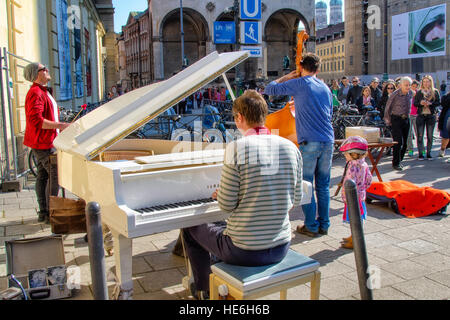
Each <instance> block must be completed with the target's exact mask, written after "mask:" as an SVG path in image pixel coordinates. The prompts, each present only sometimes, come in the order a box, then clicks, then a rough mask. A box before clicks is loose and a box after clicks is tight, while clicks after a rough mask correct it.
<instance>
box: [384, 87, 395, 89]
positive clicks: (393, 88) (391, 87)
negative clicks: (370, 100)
mask: <svg viewBox="0 0 450 320" xmlns="http://www.w3.org/2000/svg"><path fill="white" fill-rule="evenodd" d="M386 89H387V90H395V88H392V87H387V88H386Z"/></svg>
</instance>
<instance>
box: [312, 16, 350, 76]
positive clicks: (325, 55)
mask: <svg viewBox="0 0 450 320" xmlns="http://www.w3.org/2000/svg"><path fill="white" fill-rule="evenodd" d="M316 54H317V55H318V56H319V57H320V59H321V68H320V73H319V74H318V77H319V78H321V79H323V80H324V81H325V82H327V83H330V82H331V80H332V79H340V78H342V76H344V75H345V25H344V22H341V23H339V24H336V25H334V26H331V25H330V26H329V27H327V28H324V29H320V30H317V32H316Z"/></svg>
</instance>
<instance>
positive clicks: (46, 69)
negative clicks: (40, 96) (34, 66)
mask: <svg viewBox="0 0 450 320" xmlns="http://www.w3.org/2000/svg"><path fill="white" fill-rule="evenodd" d="M41 71H46V72H48V68H47V67H42V68H40V69H38V72H41Z"/></svg>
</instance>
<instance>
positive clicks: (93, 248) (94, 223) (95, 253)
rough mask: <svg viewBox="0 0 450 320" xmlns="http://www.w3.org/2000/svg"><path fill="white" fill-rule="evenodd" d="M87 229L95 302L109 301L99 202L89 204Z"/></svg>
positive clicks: (87, 207) (87, 208)
mask: <svg viewBox="0 0 450 320" xmlns="http://www.w3.org/2000/svg"><path fill="white" fill-rule="evenodd" d="M86 227H87V235H88V242H89V261H90V265H91V278H92V288H93V293H94V300H108V287H107V286H106V272H105V251H104V249H103V233H102V219H101V217H100V205H99V204H98V203H97V202H89V203H88V204H87V206H86Z"/></svg>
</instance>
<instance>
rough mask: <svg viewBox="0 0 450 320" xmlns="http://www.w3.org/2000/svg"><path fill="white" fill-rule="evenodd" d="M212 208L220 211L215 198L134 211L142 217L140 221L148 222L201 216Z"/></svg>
mask: <svg viewBox="0 0 450 320" xmlns="http://www.w3.org/2000/svg"><path fill="white" fill-rule="evenodd" d="M210 208H213V209H216V210H219V206H218V204H217V200H214V199H213V198H205V199H199V200H189V201H182V202H176V203H170V204H165V205H157V206H152V207H147V208H141V209H134V211H136V212H138V213H139V215H138V216H139V217H140V219H144V220H146V219H147V218H149V219H157V218H167V217H171V216H174V215H179V214H180V213H182V214H183V215H189V214H201V213H204V212H205V211H206V210H207V209H210Z"/></svg>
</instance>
